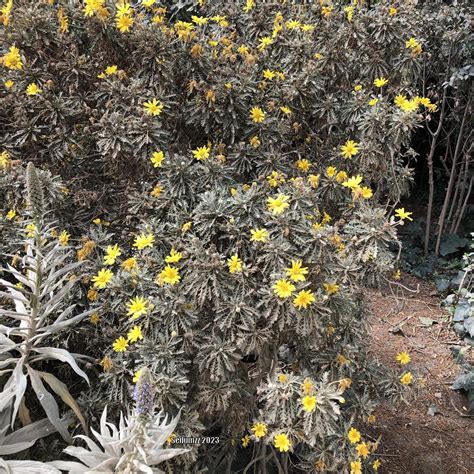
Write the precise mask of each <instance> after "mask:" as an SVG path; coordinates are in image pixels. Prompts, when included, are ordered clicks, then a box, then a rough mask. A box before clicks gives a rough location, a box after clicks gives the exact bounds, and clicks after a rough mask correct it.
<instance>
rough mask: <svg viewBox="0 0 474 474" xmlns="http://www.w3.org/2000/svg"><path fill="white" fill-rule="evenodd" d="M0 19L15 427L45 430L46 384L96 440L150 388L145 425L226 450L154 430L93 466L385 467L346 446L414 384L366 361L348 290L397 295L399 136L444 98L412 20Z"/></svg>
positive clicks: (233, 11)
mask: <svg viewBox="0 0 474 474" xmlns="http://www.w3.org/2000/svg"><path fill="white" fill-rule="evenodd" d="M2 15H3V17H2V18H3V27H2V29H1V30H0V37H1V41H2V44H3V50H2V55H1V57H0V61H1V69H0V70H1V72H2V85H1V87H0V102H1V108H0V127H1V134H2V140H1V144H0V147H1V148H0V153H1V154H0V198H1V201H0V202H1V206H2V207H1V208H0V211H1V216H2V217H1V218H0V232H2V236H4V238H2V241H1V243H0V246H1V248H0V251H1V252H2V262H3V265H4V267H5V271H4V280H2V284H3V285H4V286H5V287H6V289H7V290H8V291H5V292H2V293H1V294H0V296H1V297H2V298H3V300H2V307H4V310H2V312H1V313H0V322H1V323H2V325H1V326H0V334H1V335H2V337H1V339H0V369H1V371H0V377H1V378H0V389H2V390H3V392H2V393H3V394H5V396H7V397H9V398H8V399H4V401H1V402H0V410H1V409H5V410H8V417H9V424H11V425H12V427H13V426H15V424H17V425H18V424H23V425H26V424H28V422H30V423H31V421H37V420H35V418H38V417H37V416H36V414H37V413H40V412H41V409H40V408H39V406H38V402H37V401H35V399H34V395H33V393H34V392H36V394H37V395H38V393H39V392H41V393H43V394H44V391H45V390H46V389H45V388H44V387H42V382H41V379H42V380H43V381H45V382H46V383H47V384H49V385H50V387H51V389H52V390H53V392H55V393H56V395H58V396H59V397H60V398H61V399H62V402H64V403H65V405H64V403H63V404H62V405H61V409H63V408H66V407H67V406H69V407H70V408H71V409H72V410H73V411H74V412H75V413H76V415H77V416H78V417H79V420H80V421H82V424H83V425H85V424H86V423H85V420H84V418H83V417H87V419H88V420H90V419H92V418H94V417H95V418H98V417H99V416H100V413H102V412H103V413H104V415H103V419H102V422H101V430H102V436H105V437H108V436H109V434H104V433H109V431H108V430H109V428H108V427H107V426H109V425H107V424H106V422H105V418H106V412H105V411H103V410H104V407H105V406H108V410H109V411H108V413H109V417H110V416H111V415H112V416H116V419H117V420H118V416H119V412H120V411H124V410H123V405H124V404H125V405H126V406H129V404H132V403H133V402H132V399H133V397H132V391H133V386H134V385H135V384H137V383H138V384H140V383H141V382H140V380H141V377H142V376H143V374H144V373H145V374H146V377H147V380H149V381H148V382H147V383H149V384H151V385H152V386H153V394H152V395H150V396H152V398H153V400H154V405H156V406H158V407H159V408H160V409H162V410H164V411H165V412H166V413H169V414H170V415H172V416H175V415H177V414H178V413H179V412H180V419H179V422H178V424H177V425H176V428H175V432H174V434H173V435H172V436H171V437H170V438H169V439H168V442H167V445H173V444H174V436H176V437H180V436H188V437H189V436H194V437H197V436H207V437H208V438H209V439H212V438H213V437H215V438H218V439H219V443H216V444H212V443H211V444H201V445H199V446H196V445H189V444H186V443H184V446H183V447H184V448H189V449H187V450H186V449H181V450H178V451H176V452H174V451H173V452H172V448H171V447H169V449H170V452H169V456H167V455H166V453H165V454H163V453H162V451H163V450H161V444H162V441H163V440H162V439H161V438H160V436H162V433H163V432H166V433H167V429H168V428H167V427H165V428H166V429H165V428H163V430H161V428H159V429H158V428H157V429H158V433H160V434H159V436H158V435H157V436H158V438H157V439H156V440H154V441H153V443H152V442H148V441H147V442H146V443H145V442H144V443H142V444H141V445H139V446H140V448H136V446H135V445H134V444H133V443H132V445H129V444H127V446H131V447H130V450H131V451H126V448H124V449H125V452H118V451H114V452H113V453H112V451H111V448H107V447H106V446H105V444H104V443H102V441H100V442H101V444H102V445H103V446H104V450H105V453H108V454H107V455H109V454H110V453H112V454H110V458H107V461H106V460H105V458H104V459H103V460H104V463H105V462H107V463H108V464H104V466H105V465H107V466H109V468H110V466H112V465H113V466H122V465H125V464H126V465H127V466H132V465H133V462H135V461H136V464H135V466H140V469H142V467H143V466H144V465H145V466H146V463H147V462H149V465H150V466H152V465H154V464H152V463H151V461H149V460H150V459H156V460H158V459H159V461H160V463H161V464H160V468H161V469H168V470H171V469H175V470H176V471H173V472H200V471H201V470H203V469H205V468H207V469H208V470H209V471H208V472H221V471H220V470H225V469H227V471H226V472H231V470H237V469H243V468H244V467H245V466H247V468H248V469H249V470H251V469H257V468H258V467H259V466H264V465H267V464H268V465H274V466H276V468H278V469H279V472H297V469H299V470H301V471H303V472H312V471H324V470H328V471H330V472H343V471H344V472H345V471H351V472H353V473H358V472H361V470H362V469H363V468H364V469H371V470H377V469H378V466H379V465H380V461H379V460H378V459H377V457H376V449H377V443H374V442H369V441H368V440H364V439H363V438H362V436H361V434H360V432H359V429H361V425H362V424H363V423H365V422H367V421H369V422H370V419H371V416H372V415H371V413H372V411H373V409H374V407H375V405H376V403H377V400H378V399H380V397H385V398H388V399H389V400H391V401H393V402H395V401H396V400H398V399H399V398H400V397H404V396H405V392H406V386H408V385H410V383H411V380H412V377H413V375H412V373H411V372H410V371H409V369H406V367H404V366H405V365H406V364H408V363H409V362H410V357H409V356H408V354H405V353H402V354H399V357H398V360H399V362H400V371H399V372H396V373H395V372H390V371H388V370H386V369H384V368H383V367H382V366H380V364H378V363H377V362H376V361H373V360H370V358H368V357H367V354H366V344H367V328H366V316H367V307H366V304H365V301H364V297H363V295H362V292H361V288H362V287H363V286H364V285H385V284H388V283H389V282H392V283H393V282H394V281H395V282H396V280H397V279H398V278H399V271H398V258H399V242H398V238H397V227H398V226H400V225H403V223H404V221H406V220H411V217H410V216H411V212H409V211H407V210H405V208H404V207H402V204H401V202H402V199H403V198H404V197H406V196H408V194H409V191H410V186H411V182H412V179H413V169H412V167H413V163H414V160H415V159H416V152H415V151H414V150H413V149H412V148H411V139H412V136H413V133H414V131H415V129H417V128H418V127H421V126H422V125H423V124H424V122H425V121H430V120H434V119H435V117H436V114H438V113H439V110H438V105H437V102H438V100H439V96H438V95H437V93H436V92H435V91H434V89H433V91H423V90H418V85H419V83H420V81H419V77H420V75H421V74H422V71H423V67H424V64H425V61H426V59H427V58H428V57H429V55H430V41H429V39H428V37H427V36H426V31H425V27H424V25H423V12H422V10H420V9H416V8H415V6H414V5H412V2H401V3H400V4H399V5H398V4H397V5H395V4H393V5H392V4H390V3H389V2H381V3H380V4H377V5H376V6H374V7H372V8H369V7H368V6H366V5H364V2H360V1H359V2H357V1H356V2H353V3H351V4H349V3H348V2H341V3H338V2H329V1H321V2H315V3H314V4H308V5H293V4H292V3H291V2H281V3H278V2H275V3H265V2H257V1H256V2H254V1H253V0H247V1H246V2H218V1H206V2H204V1H200V2H197V3H196V5H191V7H190V9H189V10H187V9H184V8H183V9H177V8H174V9H168V10H167V8H166V7H164V6H162V5H161V4H160V2H157V1H154V0H143V1H141V2H130V3H127V2H122V1H119V2H118V3H115V2H110V1H105V0H86V1H84V2H66V1H64V2H56V1H43V2H30V1H26V0H25V1H22V0H18V1H16V0H15V1H14V2H11V1H8V0H7V1H6V2H4V6H3V9H2ZM27 163H30V165H29V166H28V170H29V171H28V173H26V172H25V169H26V164H27ZM32 163H34V166H33V165H32ZM32 177H33V178H32ZM25 251H26V255H25ZM78 262H79V263H78ZM25 273H26V276H23V275H24V274H25ZM395 284H396V283H395ZM58 295H59V296H58ZM25 318H29V319H25ZM38 318H39V319H38ZM15 321H19V323H18V324H16V323H15ZM24 321H30V322H29V323H27V324H26V325H25V324H24ZM37 322H39V323H40V324H36V323H37ZM45 325H46V326H45ZM65 328H67V331H64V330H63V329H65ZM21 341H25V342H21ZM24 344H26V346H25V345H24ZM31 344H33V346H34V348H33V349H32V348H31V347H30V345H31ZM43 344H44V345H45V348H44V349H39V348H38V345H41V346H43ZM54 347H56V349H54ZM37 353H40V354H44V356H41V357H38V356H37V355H34V354H37ZM78 353H80V354H78ZM5 354H7V355H6V356H5ZM51 359H59V361H60V362H61V363H62V365H61V364H59V362H57V361H56V362H57V363H56V362H54V361H53V362H52V361H51ZM77 362H79V363H81V364H83V367H82V368H80V367H79V366H78V365H77ZM84 362H86V363H85V364H84ZM34 364H37V365H39V368H38V367H37V366H36V365H34ZM40 369H41V370H40ZM84 371H85V372H84ZM86 373H87V375H86ZM54 374H56V375H54ZM59 374H61V375H62V377H61V380H64V381H65V383H64V384H63V385H64V386H63V385H61V386H59V385H58V383H62V382H59V380H58V378H57V377H58V376H59ZM81 377H82V378H83V379H86V380H89V379H90V383H91V387H88V386H87V383H86V382H85V380H81ZM68 381H69V382H68ZM30 382H31V384H30ZM142 382H143V381H142ZM14 383H17V384H20V386H21V391H20V392H16V395H14V393H13V389H12V387H13V385H12V384H14ZM38 384H41V386H40V385H38ZM30 385H31V386H30ZM53 385H54V386H53ZM55 387H56V389H55ZM147 390H148V389H147ZM135 391H136V389H135ZM71 393H72V395H71ZM147 393H148V392H147ZM48 394H49V392H48ZM49 397H50V398H49ZM49 397H48V396H46V398H48V400H49V402H48V406H45V403H44V401H43V399H42V398H41V397H38V398H39V400H40V402H41V403H40V404H41V406H42V407H43V411H44V412H45V413H46V415H47V417H48V419H49V421H50V422H51V424H52V425H53V426H54V427H55V429H56V430H57V431H59V433H60V434H62V436H63V438H64V439H65V440H67V441H70V434H69V432H68V430H67V427H65V425H64V423H63V421H62V420H61V419H60V413H59V406H58V403H57V402H56V401H55V397H53V395H51V394H49ZM10 405H11V406H10ZM12 408H14V409H13V410H11V409H12ZM28 411H29V412H30V414H31V416H32V418H33V420H31V419H29V418H30V415H29V414H28ZM134 413H135V414H134V415H133V414H132V415H130V417H129V418H128V419H127V423H128V425H126V424H124V422H123V421H121V428H120V430H121V431H120V433H119V432H118V431H117V428H116V427H115V426H113V427H110V429H111V432H110V433H113V436H112V435H110V436H112V437H118V438H120V437H121V436H122V435H123V436H124V437H125V438H126V437H127V436H130V432H131V431H130V430H139V432H140V433H142V434H143V433H145V431H143V430H146V429H148V428H146V427H149V426H151V427H153V426H157V427H159V426H161V425H160V419H157V420H154V419H153V416H154V410H153V408H152V407H150V408H149V409H148V410H147V411H146V413H144V412H142V411H135V412H134ZM33 414H34V416H33ZM134 417H135V418H134ZM143 417H147V418H146V420H145V418H143ZM144 420H145V421H144ZM176 421H177V420H176ZM44 423H46V421H44ZM91 425H94V423H91ZM163 426H164V425H163ZM173 426H174V425H173ZM129 427H132V428H129ZM84 428H86V427H85V426H84V427H80V426H79V425H78V426H77V427H76V428H75V430H76V432H77V433H78V434H81V433H83V430H84ZM140 430H141V431H140ZM160 430H161V431H160ZM133 433H135V431H133ZM42 436H44V434H43V433H41V434H39V435H38V436H37V438H40V437H42ZM143 436H145V435H143ZM146 436H148V435H146ZM146 436H145V438H144V439H146V440H148V438H147V437H146ZM168 436H169V433H168V434H167V435H166V437H168ZM96 437H97V435H96ZM118 438H117V439H118ZM125 438H124V439H125ZM132 438H133V437H132ZM84 439H85V440H86V443H87V445H88V448H89V450H90V451H91V452H94V453H95V454H94V455H96V456H98V458H97V459H102V458H101V456H106V454H104V453H103V452H102V448H99V447H98V446H97V445H95V446H94V442H93V441H92V439H91V438H84ZM97 439H99V438H97ZM114 439H115V438H114ZM120 439H121V438H120ZM126 439H129V438H126ZM133 439H135V438H133ZM0 441H1V439H0ZM127 443H128V441H127ZM137 446H138V445H137ZM146 446H148V448H147V447H146ZM157 446H158V447H157ZM127 449H128V448H127ZM147 449H149V450H150V452H147ZM137 450H138V451H137ZM158 451H159V453H160V456H162V455H163V456H164V457H158V454H157V453H158ZM164 451H166V449H165V450H164ZM130 452H131V453H137V452H139V453H140V456H138V454H137V457H136V459H135V458H133V455H131V454H130ZM151 452H154V453H155V454H154V455H152V454H151ZM65 453H66V454H73V455H74V456H76V454H78V453H79V454H80V455H81V456H84V457H82V458H81V456H76V457H78V458H80V459H81V460H84V459H89V455H91V456H92V454H90V453H89V454H86V452H85V449H84V448H77V447H69V448H67V449H66V451H65ZM173 453H174V454H179V456H176V457H174V454H173ZM1 454H5V455H6V454H11V452H5V453H2V451H1V443H0V455H1ZM155 455H156V456H155ZM63 456H64V455H63ZM129 456H132V457H129ZM147 456H148V459H149V460H148V461H147ZM153 456H155V457H153ZM171 458H173V459H171ZM64 459H68V458H67V457H66V456H65V457H64ZM124 459H125V461H122V460H124ZM52 460H53V459H47V461H52ZM68 460H69V461H70V459H68ZM95 461H96V459H94V462H95ZM161 461H164V462H161ZM8 462H10V461H8ZM157 462H158V461H157ZM91 463H92V461H91ZM91 463H89V464H88V463H87V462H86V464H87V465H88V466H98V464H94V463H92V464H91ZM117 463H118V464H117ZM130 463H131V464H130ZM77 464H78V463H75V464H74V465H75V466H76V467H77ZM155 464H156V463H155ZM67 465H69V466H70V469H73V464H72V463H71V464H67V462H66V461H61V462H59V461H58V462H56V463H55V464H54V466H56V467H54V469H57V468H60V469H68V468H67V467H65V466H67ZM50 466H53V465H50ZM163 466H166V467H165V468H164V467H163ZM120 468H122V467H120ZM51 469H52V467H51ZM84 469H85V468H84ZM117 469H119V467H117ZM127 469H130V467H127ZM137 469H138V467H137ZM293 470H294V471H293ZM72 472H74V471H72ZM124 472H133V470H132V471H124ZM143 472H146V471H143ZM149 472H152V471H149ZM153 472H158V471H153ZM169 472H171V471H169ZM223 472H224V471H223ZM262 472H263V471H262Z"/></svg>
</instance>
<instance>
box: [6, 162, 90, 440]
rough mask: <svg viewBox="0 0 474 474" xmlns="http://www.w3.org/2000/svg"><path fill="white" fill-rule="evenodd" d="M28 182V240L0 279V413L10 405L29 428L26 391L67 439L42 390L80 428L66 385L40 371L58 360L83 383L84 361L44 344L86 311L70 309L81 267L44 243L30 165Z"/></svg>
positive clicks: (66, 252) (39, 193) (46, 228)
mask: <svg viewBox="0 0 474 474" xmlns="http://www.w3.org/2000/svg"><path fill="white" fill-rule="evenodd" d="M27 182H28V198H29V203H30V209H31V220H30V224H29V225H30V227H29V230H28V235H29V236H28V235H27V236H25V237H24V246H25V255H24V256H23V257H22V258H21V263H20V264H19V265H17V267H15V266H12V265H7V267H6V268H3V269H2V271H3V273H4V275H5V278H2V279H0V284H1V285H2V287H3V288H5V289H6V291H1V292H0V296H1V297H2V298H3V299H4V300H5V301H8V302H9V303H8V304H4V305H2V306H1V307H0V318H1V322H2V324H1V325H0V368H1V372H0V376H1V379H2V392H1V394H0V412H1V411H3V410H6V409H8V408H9V406H10V405H12V406H13V411H12V413H11V419H10V424H11V425H12V426H13V425H14V424H15V421H16V419H17V416H18V415H19V416H20V418H21V420H22V421H23V423H28V420H29V419H30V416H29V412H28V405H29V404H31V402H29V401H28V399H27V398H26V391H27V389H28V388H31V389H32V390H33V392H34V393H35V394H36V397H37V400H38V402H39V403H40V405H41V407H42V408H43V410H44V411H45V413H46V415H47V417H48V419H49V420H50V421H51V423H52V424H53V426H54V427H55V428H56V429H57V431H58V432H59V433H60V434H61V436H63V437H64V438H65V439H67V440H68V439H70V436H69V433H68V430H67V427H66V426H65V425H64V423H63V422H62V421H61V419H60V414H59V407H58V404H57V402H56V400H55V398H54V396H53V395H52V394H51V393H50V392H49V390H48V389H47V387H46V386H49V388H50V389H51V390H52V391H53V393H54V394H56V395H57V396H59V397H60V398H61V399H62V400H63V402H64V403H65V404H66V405H68V406H69V407H70V408H71V409H72V410H73V411H74V412H75V413H76V415H77V416H78V418H79V419H80V421H81V423H82V424H83V426H84V428H85V421H84V419H83V417H82V414H81V412H80V409H79V407H78V405H77V403H76V401H75V400H74V398H73V397H72V396H71V394H70V392H69V390H68V387H67V385H66V384H64V383H63V382H62V381H61V380H59V379H58V378H57V377H56V376H55V375H54V374H53V373H50V372H48V371H45V370H44V369H43V367H44V364H45V363H46V362H50V361H61V362H64V363H66V364H68V365H69V366H70V367H71V368H72V369H73V371H74V372H75V373H76V374H77V375H79V376H80V377H82V378H83V379H84V380H86V381H87V382H88V377H87V375H86V374H85V372H84V371H83V370H82V369H81V368H80V367H79V365H78V362H81V361H84V359H83V357H82V356H81V355H79V354H72V353H70V352H69V351H67V350H65V349H62V348H59V347H55V346H51V345H50V344H49V343H50V341H51V339H52V337H57V336H58V335H60V334H61V333H64V332H66V331H68V330H69V328H70V327H72V326H73V325H74V324H77V323H78V322H79V321H80V320H81V319H83V318H84V317H85V316H87V315H88V314H90V311H89V312H87V311H86V312H83V311H77V310H76V305H75V304H70V301H69V300H70V296H71V292H72V289H73V287H74V285H75V278H76V277H75V276H73V272H74V271H75V270H77V268H78V266H79V265H80V264H79V263H68V258H69V257H70V255H71V252H70V249H68V248H66V247H64V246H62V245H61V244H60V243H59V242H58V241H55V240H52V241H49V242H48V237H49V233H50V231H51V229H52V225H51V224H49V225H48V224H44V218H45V215H44V209H43V206H44V200H43V190H42V186H41V182H40V181H39V179H38V177H37V175H36V170H35V169H34V167H33V166H32V165H31V164H30V166H29V167H28V177H27ZM6 278H9V279H6ZM15 282H16V283H15ZM45 384H46V386H45Z"/></svg>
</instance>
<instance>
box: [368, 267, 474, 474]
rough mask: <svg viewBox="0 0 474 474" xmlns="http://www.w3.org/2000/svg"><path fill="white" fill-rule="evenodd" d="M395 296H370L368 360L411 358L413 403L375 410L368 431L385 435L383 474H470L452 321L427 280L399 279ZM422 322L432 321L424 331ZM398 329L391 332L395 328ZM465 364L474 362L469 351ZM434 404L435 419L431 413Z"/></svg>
mask: <svg viewBox="0 0 474 474" xmlns="http://www.w3.org/2000/svg"><path fill="white" fill-rule="evenodd" d="M400 283H401V284H402V285H404V286H405V287H407V288H410V289H414V290H418V291H416V292H410V291H407V290H405V289H403V288H401V287H399V289H398V294H397V295H393V294H391V293H389V294H384V295H382V294H380V292H375V291H374V292H372V293H371V294H370V301H371V307H372V311H373V315H372V316H371V335H372V337H371V354H372V356H373V357H376V358H378V359H379V360H380V361H381V362H382V363H384V364H386V365H390V366H393V367H395V366H397V362H396V361H395V355H396V354H397V353H398V352H401V351H403V350H405V351H407V352H409V353H410V355H411V358H412V362H411V363H410V366H409V367H410V370H411V371H412V372H413V373H414V375H415V377H416V379H415V382H414V389H415V400H412V401H410V403H409V404H407V405H402V406H398V407H396V408H393V407H390V406H387V405H385V406H380V407H379V408H378V409H377V411H376V412H375V415H376V422H375V423H374V424H373V425H371V426H370V427H369V428H368V429H369V433H370V434H371V435H373V437H374V438H377V437H378V436H380V435H382V441H381V445H380V448H379V453H380V458H381V460H382V462H383V464H382V467H381V468H380V469H379V472H381V473H396V474H399V473H400V474H401V473H403V474H412V473H413V474H424V473H429V474H445V473H449V474H464V473H466V474H473V473H474V417H473V416H472V414H471V415H469V414H468V411H467V405H468V403H467V396H466V394H465V393H464V394H463V393H460V392H456V391H453V390H451V389H450V385H451V384H452V382H453V380H454V379H455V377H456V375H457V374H458V373H459V371H460V367H459V365H458V364H456V362H455V361H454V358H453V355H452V352H451V347H453V346H454V345H460V346H462V347H465V346H466V344H465V343H463V341H462V340H460V339H459V338H458V337H457V336H456V334H455V333H454V332H453V330H452V328H451V324H450V322H449V318H450V315H449V313H447V311H445V310H444V309H443V308H441V307H440V305H439V302H440V299H441V298H440V296H439V295H438V294H437V293H436V289H435V287H434V285H433V284H432V283H430V282H425V281H421V280H417V279H415V278H413V277H411V276H407V275H403V277H402V281H401V282H400ZM420 317H424V318H430V319H432V320H435V321H436V322H435V323H433V324H432V325H431V326H426V325H423V324H422V322H421V321H420V319H419V318H420ZM397 326H398V327H401V331H398V332H397V331H393V328H395V327H397ZM467 358H468V359H471V360H472V359H474V348H472V347H470V348H469V349H468V353H467ZM430 406H436V408H437V410H439V412H437V413H436V414H435V415H430V414H428V408H429V407H430Z"/></svg>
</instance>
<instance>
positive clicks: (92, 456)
mask: <svg viewBox="0 0 474 474" xmlns="http://www.w3.org/2000/svg"><path fill="white" fill-rule="evenodd" d="M178 418H179V417H176V418H174V419H172V420H171V422H170V423H167V420H168V417H167V416H165V415H163V413H162V412H160V413H158V414H156V415H148V416H143V415H142V414H139V413H138V412H137V411H135V413H132V414H129V415H128V416H126V417H125V416H123V414H121V415H120V422H119V425H118V427H117V426H115V425H114V424H113V423H110V422H108V421H107V407H105V408H104V411H103V413H102V416H101V419H100V432H97V431H95V430H94V429H92V428H91V431H92V433H93V434H94V436H95V438H96V439H97V441H98V443H99V444H97V443H96V442H95V441H93V440H92V439H91V438H89V437H88V436H84V435H79V436H77V438H80V439H82V440H84V441H85V443H86V444H87V448H82V447H75V446H70V447H68V448H66V449H65V450H64V452H65V453H66V454H69V455H70V456H73V457H75V458H77V459H79V461H80V462H76V461H54V462H52V463H50V464H51V466H53V467H55V468H57V469H61V470H65V471H67V472H69V473H72V474H79V473H99V472H101V473H104V472H115V473H123V474H134V473H140V472H143V473H149V474H156V473H162V472H163V471H161V470H160V469H159V468H157V467H156V466H157V465H159V464H160V463H162V462H164V461H167V460H168V459H171V458H174V457H175V456H179V455H181V454H184V453H186V452H187V451H189V450H188V449H175V448H163V445H164V444H165V443H166V442H167V439H168V438H169V436H170V435H171V434H172V433H173V431H174V429H175V427H176V424H177V423H178Z"/></svg>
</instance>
